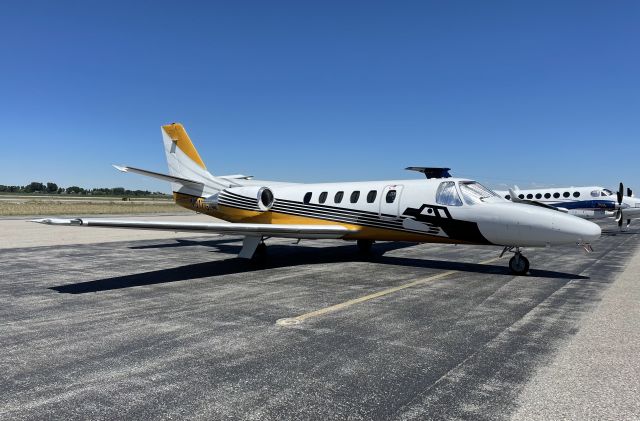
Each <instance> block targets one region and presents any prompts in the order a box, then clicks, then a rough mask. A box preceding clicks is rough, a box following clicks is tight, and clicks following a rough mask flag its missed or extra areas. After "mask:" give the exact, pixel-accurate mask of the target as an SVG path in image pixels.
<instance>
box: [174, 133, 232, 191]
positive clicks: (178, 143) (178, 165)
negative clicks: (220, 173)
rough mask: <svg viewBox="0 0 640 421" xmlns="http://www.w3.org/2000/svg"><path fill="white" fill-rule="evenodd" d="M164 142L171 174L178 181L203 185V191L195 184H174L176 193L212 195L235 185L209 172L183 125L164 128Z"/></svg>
mask: <svg viewBox="0 0 640 421" xmlns="http://www.w3.org/2000/svg"><path fill="white" fill-rule="evenodd" d="M162 141H163V143H164V152H165V155H166V157H167V165H169V174H170V175H171V176H172V177H174V178H176V179H184V180H190V181H193V182H196V183H201V184H202V189H198V188H197V187H196V186H195V185H193V184H189V183H180V182H172V183H171V187H172V190H173V191H174V192H179V193H185V194H191V195H196V196H202V195H203V194H207V195H210V194H214V193H217V192H218V191H220V190H222V189H224V188H226V187H230V186H231V185H234V184H235V183H230V182H229V181H228V180H224V179H222V178H220V177H216V176H214V175H213V174H211V173H210V172H209V171H208V170H207V167H206V166H205V165H204V161H202V158H200V154H198V151H197V150H196V148H195V146H194V145H193V143H192V142H191V139H190V138H189V135H188V134H187V131H186V130H185V129H184V126H182V124H180V123H172V124H167V125H165V126H162ZM197 190H200V191H197Z"/></svg>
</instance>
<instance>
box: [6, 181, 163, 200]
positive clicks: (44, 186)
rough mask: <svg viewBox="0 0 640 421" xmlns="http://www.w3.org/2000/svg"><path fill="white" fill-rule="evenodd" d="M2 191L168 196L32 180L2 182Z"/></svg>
mask: <svg viewBox="0 0 640 421" xmlns="http://www.w3.org/2000/svg"><path fill="white" fill-rule="evenodd" d="M0 193H42V194H79V195H91V196H166V194H165V193H162V192H150V191H149V190H129V189H125V188H124V187H112V188H109V187H100V188H93V189H85V188H82V187H78V186H70V187H66V188H65V187H60V186H58V185H57V184H56V183H41V182H39V181H32V182H31V183H29V184H27V185H26V186H4V185H2V184H0Z"/></svg>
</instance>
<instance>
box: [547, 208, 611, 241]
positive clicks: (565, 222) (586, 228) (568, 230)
mask: <svg viewBox="0 0 640 421" xmlns="http://www.w3.org/2000/svg"><path fill="white" fill-rule="evenodd" d="M553 225H554V229H557V230H558V231H561V232H563V233H565V235H568V236H569V237H573V238H574V241H575V242H577V243H590V242H591V241H594V240H597V239H598V238H600V234H601V233H602V230H601V229H600V226H599V225H597V224H594V223H593V222H590V221H587V220H586V219H582V218H578V217H576V216H572V215H567V214H558V215H555V218H554V221H553Z"/></svg>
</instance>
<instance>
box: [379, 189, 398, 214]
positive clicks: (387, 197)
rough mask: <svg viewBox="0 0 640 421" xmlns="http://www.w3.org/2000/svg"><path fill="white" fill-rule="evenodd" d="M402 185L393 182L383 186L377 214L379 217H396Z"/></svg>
mask: <svg viewBox="0 0 640 421" xmlns="http://www.w3.org/2000/svg"><path fill="white" fill-rule="evenodd" d="M402 187H403V186H402V185H401V184H394V185H389V186H385V187H384V189H382V194H381V195H380V207H379V210H378V216H379V217H380V218H381V219H396V218H397V217H398V216H399V215H398V213H399V211H400V196H401V195H402Z"/></svg>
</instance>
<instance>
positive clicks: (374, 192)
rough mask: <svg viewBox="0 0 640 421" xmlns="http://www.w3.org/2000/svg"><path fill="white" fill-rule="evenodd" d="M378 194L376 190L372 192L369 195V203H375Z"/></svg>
mask: <svg viewBox="0 0 640 421" xmlns="http://www.w3.org/2000/svg"><path fill="white" fill-rule="evenodd" d="M377 195H378V192H377V191H376V190H371V191H369V193H367V203H373V202H374V201H375V200H376V196H377Z"/></svg>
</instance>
